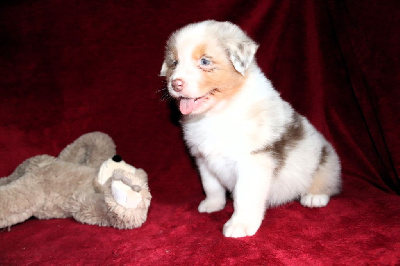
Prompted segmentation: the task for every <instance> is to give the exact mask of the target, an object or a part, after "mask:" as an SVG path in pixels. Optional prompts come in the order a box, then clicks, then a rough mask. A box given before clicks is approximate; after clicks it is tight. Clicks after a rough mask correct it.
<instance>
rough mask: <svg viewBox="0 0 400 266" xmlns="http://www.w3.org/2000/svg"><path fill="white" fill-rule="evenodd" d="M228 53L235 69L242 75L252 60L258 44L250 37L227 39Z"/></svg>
mask: <svg viewBox="0 0 400 266" xmlns="http://www.w3.org/2000/svg"><path fill="white" fill-rule="evenodd" d="M226 45H227V47H228V55H229V59H230V60H231V62H232V64H233V66H234V67H235V69H236V71H237V72H239V73H240V74H242V75H243V76H244V73H245V71H246V70H247V68H248V67H249V66H250V64H251V62H252V61H253V60H254V55H255V53H256V51H257V49H258V44H257V43H255V42H254V41H253V40H251V39H250V38H246V39H244V40H237V39H236V40H234V41H228V42H227V43H226Z"/></svg>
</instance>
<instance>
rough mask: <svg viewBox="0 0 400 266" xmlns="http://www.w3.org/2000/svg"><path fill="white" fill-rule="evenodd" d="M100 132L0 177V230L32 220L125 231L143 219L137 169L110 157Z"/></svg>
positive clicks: (109, 143) (143, 180)
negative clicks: (68, 221) (63, 220)
mask: <svg viewBox="0 0 400 266" xmlns="http://www.w3.org/2000/svg"><path fill="white" fill-rule="evenodd" d="M115 152H116V151H115V144H114V142H113V140H112V139H111V138H110V137H109V136H108V135H106V134H104V133H101V132H93V133H88V134H85V135H83V136H81V137H80V138H78V139H77V140H75V141H74V142H73V143H72V144H70V145H68V146H67V147H66V148H65V149H64V150H63V151H62V152H61V153H60V154H59V156H58V157H53V156H49V155H39V156H35V157H32V158H30V159H27V160H26V161H25V162H23V163H22V164H21V165H19V166H18V167H17V168H16V169H15V171H14V172H13V173H12V174H11V175H10V176H8V177H4V178H0V228H4V227H10V226H12V225H14V224H17V223H21V222H23V221H25V220H27V219H29V218H30V217H32V216H34V217H36V218H38V219H50V218H66V217H73V218H74V219H76V220H77V221H79V222H82V223H86V224H93V225H99V226H112V227H115V228H119V229H130V228H136V227H139V226H141V225H142V224H143V223H144V222H145V221H146V219H147V213H148V209H149V206H150V200H151V194H150V191H149V187H148V180H147V174H146V172H145V171H144V170H143V169H136V168H135V167H133V166H131V165H129V164H127V163H125V162H124V161H123V160H122V159H121V157H119V156H118V155H116V156H114V155H115Z"/></svg>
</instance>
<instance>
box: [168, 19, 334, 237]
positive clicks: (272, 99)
mask: <svg viewBox="0 0 400 266" xmlns="http://www.w3.org/2000/svg"><path fill="white" fill-rule="evenodd" d="M231 28H232V29H231ZM227 30H230V31H232V32H231V35H233V36H236V37H237V38H233V39H226V38H225V39H223V40H218V41H219V43H218V44H216V45H224V43H225V44H226V46H225V47H224V48H225V49H226V50H227V51H228V54H227V57H232V53H234V51H232V49H234V48H233V47H237V43H238V42H247V44H249V43H250V44H251V46H252V47H250V48H249V49H248V51H247V55H246V53H245V55H244V58H240V57H238V56H236V58H237V59H238V60H245V61H246V60H247V61H249V62H247V61H246V62H244V64H238V63H237V62H234V59H232V58H230V60H231V61H232V64H236V65H238V67H236V66H235V69H236V70H237V71H238V72H240V73H241V74H242V75H244V76H245V77H246V80H245V83H244V85H243V86H242V87H241V88H240V90H239V92H238V93H236V94H235V95H234V96H233V97H231V98H229V100H228V101H225V100H221V101H217V102H212V101H211V104H212V108H211V109H209V110H207V111H206V112H204V113H201V114H193V115H187V116H185V117H183V118H182V127H183V131H184V138H185V140H186V143H187V145H188V147H189V149H190V152H191V154H192V155H193V156H194V157H195V159H196V163H197V165H198V168H199V171H200V175H201V180H202V184H203V187H204V190H205V193H206V198H205V200H203V201H202V202H201V203H200V205H199V207H198V210H199V211H200V212H208V213H209V212H214V211H219V210H221V209H223V208H224V206H225V202H226V199H225V191H226V190H228V191H230V192H232V196H233V199H234V213H233V215H232V217H231V219H230V220H229V221H228V222H227V223H226V224H225V226H224V230H223V232H224V235H225V236H227V237H243V236H251V235H254V234H255V233H256V232H257V230H258V228H259V227H260V225H261V222H262V219H263V217H264V212H265V209H266V208H267V207H268V206H275V205H279V204H283V203H286V202H289V201H292V200H294V199H299V198H301V204H302V205H304V206H307V207H322V206H325V205H326V204H327V203H328V201H329V198H330V196H331V195H333V194H336V193H338V192H339V189H340V162H339V159H338V157H337V155H336V153H335V151H334V149H333V148H332V146H331V145H330V144H329V143H328V142H327V141H326V140H325V139H324V138H323V137H322V135H321V134H319V133H318V132H317V131H316V130H315V129H314V127H313V126H312V125H311V124H310V123H309V122H308V121H307V120H306V119H305V118H304V117H301V125H302V127H303V131H304V136H303V137H302V138H301V139H300V140H299V141H298V142H296V144H295V145H294V146H293V147H292V146H290V147H288V148H287V149H288V150H287V154H286V156H285V159H284V161H283V162H279V161H278V160H277V158H276V157H275V156H274V155H273V154H271V153H269V152H259V153H257V152H255V151H257V150H260V149H262V148H263V147H266V146H268V145H272V144H274V143H276V142H277V141H279V139H280V138H281V137H282V135H283V134H285V130H286V129H287V125H288V124H289V123H290V122H291V119H292V117H293V114H294V111H293V109H292V108H291V106H290V105H289V104H288V103H287V102H285V101H283V100H282V99H281V97H280V96H279V94H278V93H277V91H276V90H275V89H274V88H273V87H272V85H271V83H270V81H269V80H268V79H267V78H266V77H265V76H264V74H263V73H262V72H261V70H260V69H259V67H258V66H257V65H256V63H255V61H254V60H253V58H254V53H255V50H256V49H257V45H255V44H254V43H252V41H251V40H250V39H249V38H248V37H247V36H246V35H245V34H244V33H243V32H242V31H241V30H239V29H238V28H237V27H236V26H235V25H233V24H230V23H220V22H214V21H211V22H210V21H206V22H201V23H197V24H192V25H190V26H188V27H186V28H184V29H182V30H180V31H178V32H176V33H175V38H176V47H175V48H176V49H177V51H178V53H179V60H180V61H179V65H178V66H177V68H176V69H175V71H174V72H173V74H172V75H171V76H170V77H167V80H168V84H169V86H168V87H169V92H170V94H171V95H172V96H173V97H179V95H178V93H176V92H175V91H173V89H172V88H171V80H173V79H174V78H176V77H177V76H179V78H184V79H186V80H188V81H190V86H189V88H188V89H187V91H185V93H189V94H190V97H199V96H201V95H198V88H197V84H198V82H199V79H200V78H201V75H200V74H199V69H198V68H197V67H196V66H195V65H194V64H193V62H192V58H191V53H192V51H193V49H194V47H196V45H197V44H198V40H201V39H202V38H206V37H207V36H208V35H210V34H211V32H212V33H213V34H212V35H211V36H212V37H214V39H215V38H216V39H218V36H219V34H221V36H222V33H224V34H223V35H224V36H225V35H226V31H227ZM209 39H212V38H209ZM235 42H236V43H235ZM221 43H222V44H221ZM235 45H236V46H235ZM239 63H240V62H239ZM240 65H241V66H244V68H243V69H241V68H240ZM166 70H167V66H166V65H165V63H164V65H163V68H162V71H161V75H166ZM323 147H325V150H326V152H327V156H326V161H325V162H324V164H321V151H322V148H323ZM320 164H321V165H320ZM317 177H319V178H320V179H319V180H322V181H323V182H322V183H323V184H324V185H323V186H322V189H320V190H322V191H321V192H320V193H318V194H316V195H313V194H312V193H311V192H310V189H311V188H312V186H313V183H312V182H313V181H314V180H316V178H317Z"/></svg>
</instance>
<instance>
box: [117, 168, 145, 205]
mask: <svg viewBox="0 0 400 266" xmlns="http://www.w3.org/2000/svg"><path fill="white" fill-rule="evenodd" d="M141 190H142V187H141V186H140V185H138V184H133V182H132V179H129V177H128V176H127V174H126V172H124V171H123V170H122V171H120V170H116V171H115V172H114V174H113V176H112V181H111V193H112V195H113V197H114V199H115V201H116V202H117V203H118V204H119V205H121V206H122V207H125V208H128V209H135V208H137V206H138V205H139V203H140V202H141V201H142V195H141V194H140V191H141Z"/></svg>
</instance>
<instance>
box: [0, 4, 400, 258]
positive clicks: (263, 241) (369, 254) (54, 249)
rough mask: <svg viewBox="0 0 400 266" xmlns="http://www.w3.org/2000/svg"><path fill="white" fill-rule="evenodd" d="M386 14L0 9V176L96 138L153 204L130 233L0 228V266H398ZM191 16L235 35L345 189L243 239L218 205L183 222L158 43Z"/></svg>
mask: <svg viewBox="0 0 400 266" xmlns="http://www.w3.org/2000/svg"><path fill="white" fill-rule="evenodd" d="M399 10H400V2H399V1H385V2H383V1H379V0H367V1H333V0H332V1H278V0H276V1H275V0H271V1H247V0H234V1H232V0H231V1H227V0H223V1H213V0H203V1H192V2H190V3H188V2H187V1H183V0H179V1H147V0H140V1H122V0H118V1H94V0H86V1H78V0H70V1H60V0H36V1H23V0H20V1H8V0H6V1H2V2H1V3H0V126H1V129H0V159H1V162H2V163H0V176H7V175H9V174H10V173H11V172H12V171H13V169H14V168H15V167H16V166H17V165H18V164H20V163H21V162H22V161H23V160H25V159H26V158H28V157H31V156H34V155H37V154H44V153H47V154H50V155H57V154H58V153H59V152H60V150H61V149H62V148H64V147H65V146H66V145H67V144H68V143H70V142H72V141H73V140H74V139H76V138H77V137H79V136H80V135H82V134H84V133H87V132H91V131H103V132H105V133H108V134H109V135H110V136H111V137H112V138H113V139H114V140H115V142H116V144H117V149H118V153H119V154H121V155H122V156H123V157H124V159H125V160H126V161H127V162H129V163H131V164H133V165H135V166H136V167H142V168H144V169H145V170H146V171H147V172H148V174H149V184H150V188H151V191H152V194H153V200H152V205H151V208H150V212H149V216H148V220H147V222H146V223H145V224H144V225H143V226H142V227H141V228H139V229H134V230H117V229H113V228H101V227H97V226H90V225H82V224H79V223H77V222H75V221H74V220H72V219H54V220H47V221H43V220H36V219H30V220H29V221H26V222H24V223H22V224H19V225H16V226H13V227H11V229H10V231H9V230H3V231H0V264H2V265H9V264H22V265H24V264H111V265H112V264H118V265H119V264H144V265H145V264H153V265H154V264H199V265H203V264H218V265H219V264H224V265H227V264H243V263H250V264H262V263H273V264H278V263H279V264H310V263H312V264H332V263H339V264H342V263H343V264H350V263H360V264H365V263H374V264H375V263H378V264H379V263H381V264H396V263H397V264H398V263H400V260H399V256H400V251H399V250H400V243H399V239H400V224H399V221H400V217H399V211H400V199H399V196H398V195H396V194H400V184H399V170H400V141H399V138H398V136H399V133H400V128H399V125H400V114H399V112H398V110H399V105H400V101H399V98H400V97H399V96H400V90H399V85H398V84H399V78H400V76H399V73H400V66H399V58H400V57H399V47H400V36H399V34H398V29H399V28H400V16H399ZM205 19H216V20H230V21H232V22H234V23H237V24H238V25H240V26H241V27H242V28H243V29H244V30H246V31H247V32H248V33H249V35H250V36H251V37H253V38H254V39H255V40H256V41H257V42H258V43H259V44H260V48H259V50H258V52H257V61H258V63H259V65H260V66H261V68H262V69H263V70H264V72H265V73H266V74H267V76H268V77H269V78H270V79H271V80H272V82H273V84H274V85H275V86H276V88H277V89H278V90H279V91H280V92H281V95H282V97H283V98H284V99H286V100H288V101H289V102H291V103H292V104H293V105H294V107H295V108H296V109H297V110H298V111H299V112H300V113H301V114H304V115H306V116H307V117H308V118H309V119H310V121H311V122H312V123H313V124H314V125H315V126H316V127H317V128H318V129H319V130H320V131H321V132H322V133H323V134H324V135H325V136H326V137H327V138H328V139H329V140H330V141H332V143H333V144H334V146H335V147H336V149H337V150H338V153H339V155H340V157H341V160H342V164H343V179H344V187H343V192H342V194H341V195H339V196H338V197H335V198H333V199H332V201H331V202H330V203H329V205H328V206H327V207H326V208H323V209H306V208H303V207H301V206H300V204H299V203H298V202H294V203H290V204H287V205H285V206H281V207H278V208H275V209H271V210H268V211H267V215H266V218H265V220H264V222H263V225H262V226H261V228H260V230H259V232H258V233H257V234H256V236H254V237H251V238H245V239H238V240H233V239H226V238H224V237H223V236H222V233H221V230H222V226H223V224H224V223H225V221H226V220H227V219H229V217H230V215H231V214H232V211H233V209H232V203H231V202H228V206H227V208H226V209H224V210H223V211H220V212H218V213H214V214H210V215H208V214H199V213H198V212H197V205H198V203H199V202H200V201H201V200H202V198H203V194H202V190H201V184H200V181H199V179H198V175H197V171H196V168H195V167H194V165H193V164H192V162H191V160H190V158H189V157H188V155H187V152H186V150H185V146H184V144H183V142H182V140H181V131H180V128H179V126H178V125H177V121H178V117H177V115H176V109H175V108H174V107H173V106H172V105H171V104H169V103H166V102H163V101H160V96H161V95H160V93H158V92H157V91H159V89H160V88H161V87H162V86H163V82H162V79H161V78H160V77H158V73H159V70H160V68H161V63H162V57H163V50H164V44H165V41H166V39H167V37H168V35H169V34H170V33H171V32H172V31H173V30H175V29H177V28H179V27H181V26H184V25H186V24H188V23H191V22H195V21H200V20H205ZM0 197H1V195H0ZM0 208H1V207H0ZM0 211H1V209H0Z"/></svg>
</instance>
